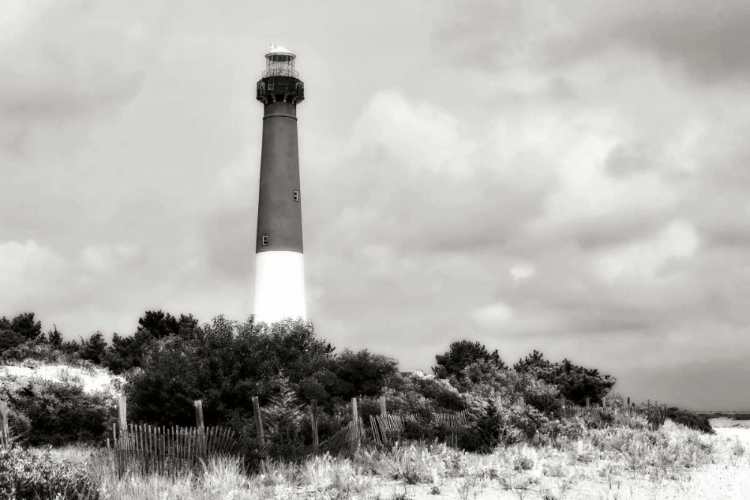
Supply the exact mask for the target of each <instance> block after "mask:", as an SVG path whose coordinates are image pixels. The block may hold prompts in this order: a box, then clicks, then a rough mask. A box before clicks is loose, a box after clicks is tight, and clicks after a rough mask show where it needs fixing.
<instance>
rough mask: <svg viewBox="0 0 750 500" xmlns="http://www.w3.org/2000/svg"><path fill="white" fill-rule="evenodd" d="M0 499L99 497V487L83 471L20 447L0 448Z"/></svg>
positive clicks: (87, 499)
mask: <svg viewBox="0 0 750 500" xmlns="http://www.w3.org/2000/svg"><path fill="white" fill-rule="evenodd" d="M0 498H13V499H18V500H26V499H28V500H36V499H48V498H49V499H58V498H59V499H65V500H79V499H80V500H89V499H91V500H94V499H98V498H99V492H98V489H97V485H96V484H95V483H94V481H93V480H92V479H91V478H90V477H89V476H87V475H86V474H85V473H83V472H82V471H80V470H76V469H74V468H73V467H71V466H70V465H67V464H64V463H60V462H55V461H53V460H52V459H51V458H50V456H49V453H47V454H45V455H43V456H37V455H33V454H31V453H29V452H27V451H24V450H22V449H20V448H17V447H14V448H12V449H7V448H6V449H0Z"/></svg>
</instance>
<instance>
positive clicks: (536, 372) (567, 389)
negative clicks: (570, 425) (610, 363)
mask: <svg viewBox="0 0 750 500" xmlns="http://www.w3.org/2000/svg"><path fill="white" fill-rule="evenodd" d="M513 369H514V370H516V371H517V372H520V373H528V374H530V375H533V376H534V377H535V378H538V379H540V380H542V381H544V382H546V383H548V384H551V385H554V386H555V387H557V388H558V390H559V391H560V394H561V395H562V396H564V397H565V399H567V400H569V401H572V402H573V403H575V404H578V405H583V404H584V403H585V402H586V398H589V400H590V402H591V403H601V401H602V398H604V397H605V396H607V394H608V393H609V391H610V389H612V387H614V385H615V383H616V382H617V379H616V378H614V377H612V376H610V375H604V374H601V373H599V370H597V369H595V368H585V367H583V366H577V365H574V364H573V363H572V362H570V360H568V359H564V360H562V362H560V363H552V362H550V361H548V360H546V359H544V355H543V354H542V353H541V352H539V351H536V350H535V351H534V352H532V353H531V354H529V355H528V356H526V357H525V358H523V359H521V360H519V361H518V363H516V364H515V365H513Z"/></svg>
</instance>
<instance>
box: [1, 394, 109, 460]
mask: <svg viewBox="0 0 750 500" xmlns="http://www.w3.org/2000/svg"><path fill="white" fill-rule="evenodd" d="M8 396H9V399H10V406H11V409H12V415H13V418H12V419H11V426H12V427H13V431H14V432H15V433H16V435H17V436H18V437H19V439H20V440H21V441H22V442H24V443H27V444H29V445H32V446H39V445H52V446H62V445H64V444H68V443H92V444H97V445H98V444H101V443H102V441H103V440H104V439H105V438H106V435H107V430H108V428H109V426H110V424H111V422H113V421H114V419H115V414H116V407H115V404H114V401H112V400H110V399H109V398H108V397H107V396H104V395H99V394H86V393H85V392H84V391H83V388H82V387H81V386H78V385H74V384H68V383H62V382H52V381H35V382H32V383H30V384H28V385H27V386H25V387H23V388H22V389H20V390H18V391H16V392H14V393H11V394H9V395H8Z"/></svg>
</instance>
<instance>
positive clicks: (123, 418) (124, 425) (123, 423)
mask: <svg viewBox="0 0 750 500" xmlns="http://www.w3.org/2000/svg"><path fill="white" fill-rule="evenodd" d="M117 415H118V424H119V425H120V446H122V447H124V448H125V449H130V443H129V439H128V401H127V399H126V398H125V394H120V398H119V399H118V400H117Z"/></svg>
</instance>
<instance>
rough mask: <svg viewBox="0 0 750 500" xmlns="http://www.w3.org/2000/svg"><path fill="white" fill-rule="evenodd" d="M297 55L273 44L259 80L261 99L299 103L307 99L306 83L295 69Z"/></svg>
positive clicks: (258, 89)
mask: <svg viewBox="0 0 750 500" xmlns="http://www.w3.org/2000/svg"><path fill="white" fill-rule="evenodd" d="M296 57H297V56H295V55H294V54H292V53H291V52H289V51H288V50H286V49H285V48H283V47H277V46H271V52H269V53H268V54H266V70H265V71H264V72H263V78H261V79H260V80H259V81H258V86H257V99H258V100H259V101H261V102H263V103H265V104H268V103H271V102H290V103H292V104H297V103H298V102H301V101H303V100H304V99H305V84H304V83H302V81H301V80H300V79H299V78H297V77H298V76H299V74H298V73H297V72H296V71H295V70H294V59H295V58H296Z"/></svg>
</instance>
